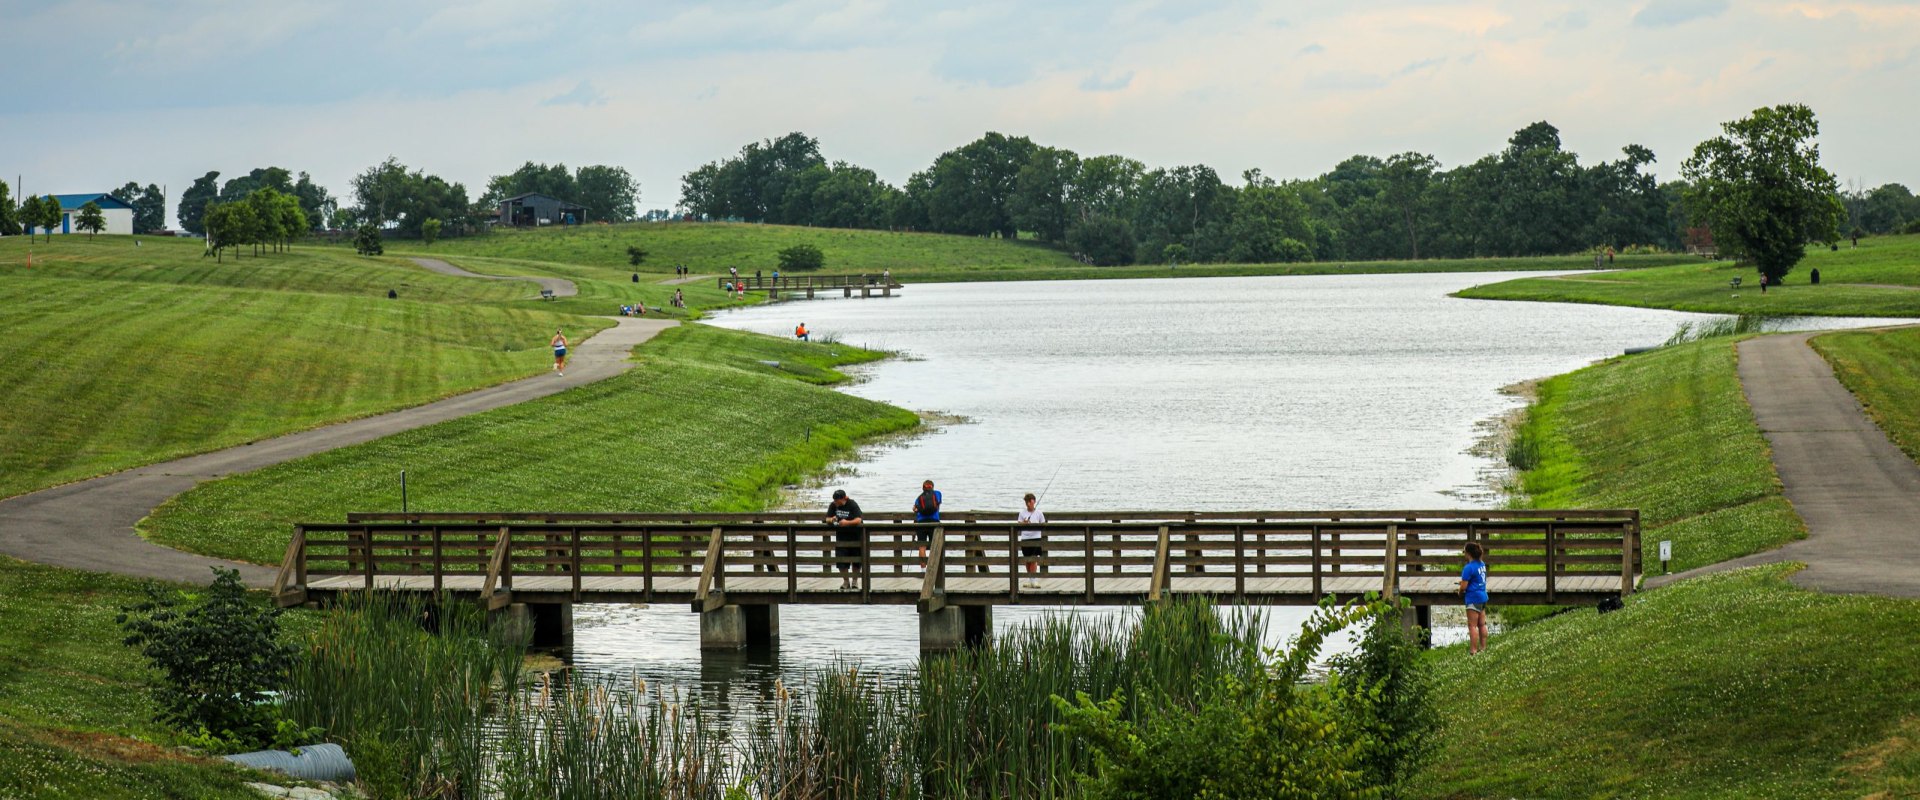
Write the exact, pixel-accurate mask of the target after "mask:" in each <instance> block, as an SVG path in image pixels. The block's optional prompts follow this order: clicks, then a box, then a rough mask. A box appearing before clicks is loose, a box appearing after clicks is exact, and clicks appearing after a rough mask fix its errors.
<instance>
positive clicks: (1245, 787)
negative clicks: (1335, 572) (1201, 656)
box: [1054, 602, 1383, 800]
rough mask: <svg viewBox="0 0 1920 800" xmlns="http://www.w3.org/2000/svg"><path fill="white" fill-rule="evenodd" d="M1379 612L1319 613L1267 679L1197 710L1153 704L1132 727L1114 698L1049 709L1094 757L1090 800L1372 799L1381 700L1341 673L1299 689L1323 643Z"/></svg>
mask: <svg viewBox="0 0 1920 800" xmlns="http://www.w3.org/2000/svg"><path fill="white" fill-rule="evenodd" d="M1382 608H1383V606H1381V605H1380V604H1377V603H1374V604H1368V605H1350V606H1335V605H1333V604H1332V603H1330V602H1329V603H1327V604H1324V605H1322V606H1321V608H1320V609H1319V610H1318V611H1316V612H1315V613H1314V615H1313V617H1312V618H1311V619H1309V620H1308V622H1307V624H1306V625H1305V626H1303V628H1302V629H1301V632H1300V636H1299V638H1297V639H1295V640H1294V643H1293V645H1292V647H1291V648H1290V649H1288V650H1286V651H1283V652H1276V653H1275V656H1276V658H1275V661H1274V663H1272V664H1269V665H1268V668H1267V669H1266V670H1261V671H1257V672H1254V673H1252V674H1251V675H1247V676H1244V677H1234V676H1226V677H1222V678H1221V679H1219V680H1218V682H1217V683H1216V685H1215V686H1214V687H1213V689H1212V690H1211V691H1208V692H1207V693H1206V694H1204V695H1202V699H1201V702H1200V703H1199V704H1198V705H1197V706H1195V707H1192V708H1189V707H1186V706H1184V705H1182V704H1178V703H1172V704H1159V705H1158V707H1156V708H1153V709H1151V710H1146V711H1144V713H1143V712H1142V711H1140V710H1136V711H1135V713H1134V718H1133V719H1131V720H1129V719H1127V718H1126V717H1125V716H1124V715H1123V712H1124V711H1125V703H1124V701H1123V700H1122V699H1121V697H1120V696H1119V695H1117V694H1116V695H1114V696H1112V697H1110V698H1109V699H1107V700H1105V701H1102V702H1099V703H1095V702H1093V701H1092V700H1091V699H1090V698H1089V697H1088V696H1087V695H1086V694H1085V693H1080V694H1079V695H1078V696H1077V699H1076V702H1075V703H1068V702H1067V701H1066V700H1064V699H1061V698H1058V697H1056V698H1054V703H1055V705H1056V706H1057V707H1058V709H1059V711H1060V713H1061V714H1062V715H1064V716H1065V717H1066V723H1065V724H1064V725H1062V726H1061V727H1062V728H1063V730H1065V731H1066V732H1067V733H1069V734H1071V735H1073V736H1074V737H1076V738H1077V739H1079V740H1080V741H1081V742H1083V743H1085V744H1087V745H1090V746H1091V747H1092V748H1093V749H1094V750H1095V752H1096V764H1097V769H1096V772H1095V774H1093V775H1091V776H1089V777H1088V780H1087V782H1086V784H1085V786H1084V788H1085V789H1086V790H1087V796H1088V797H1092V798H1108V799H1110V800H1146V798H1161V797H1196V798H1200V797H1205V798H1216V797H1217V798H1229V797H1276V798H1278V797H1298V798H1370V797H1376V796H1378V794H1379V791H1378V789H1377V788H1376V787H1375V786H1374V785H1373V782H1372V780H1371V777H1370V775H1369V773H1370V766H1371V765H1370V764H1369V763H1368V756H1369V753H1370V750H1369V748H1370V746H1371V741H1370V737H1371V729H1370V728H1371V725H1370V723H1371V722H1372V721H1373V720H1374V719H1375V717H1376V714H1377V712H1376V711H1375V710H1374V708H1373V707H1374V704H1375V703H1376V702H1377V698H1379V697H1380V696H1381V692H1379V691H1376V690H1374V689H1371V688H1369V687H1367V686H1363V685H1360V684H1358V683H1353V682H1349V681H1347V680H1346V679H1344V678H1343V677H1342V676H1341V675H1339V674H1337V673H1336V674H1334V675H1330V676H1329V677H1328V679H1327V680H1326V682H1324V683H1322V684H1318V685H1314V684H1310V683H1307V681H1306V679H1307V677H1308V670H1309V668H1310V666H1311V664H1312V663H1313V659H1314V658H1315V657H1316V656H1317V655H1318V654H1319V652H1320V649H1321V646H1322V645H1323V644H1324V643H1325V641H1326V639H1327V637H1328V636H1331V635H1332V634H1334V633H1336V632H1338V631H1340V630H1342V629H1345V628H1346V627H1348V626H1349V625H1352V624H1354V623H1355V622H1358V621H1360V620H1363V619H1367V618H1368V617H1369V616H1373V615H1378V614H1380V613H1382V611H1381V610H1382Z"/></svg>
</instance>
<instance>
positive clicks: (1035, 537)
mask: <svg viewBox="0 0 1920 800" xmlns="http://www.w3.org/2000/svg"><path fill="white" fill-rule="evenodd" d="M1025 500H1026V502H1027V507H1026V508H1024V509H1021V511H1020V519H1019V522H1020V524H1022V525H1045V524H1047V515H1046V513H1045V512H1043V511H1041V510H1040V508H1039V505H1038V504H1039V502H1040V501H1039V499H1038V498H1035V497H1034V496H1033V493H1032V492H1028V493H1027V496H1026V498H1025ZM1046 535H1047V532H1046V531H1045V530H1043V529H1040V528H1021V529H1020V556H1021V557H1022V558H1025V559H1026V560H1027V575H1028V577H1027V579H1026V581H1024V582H1022V583H1021V584H1020V585H1021V586H1024V587H1026V588H1028V589H1038V588H1040V556H1041V555H1042V554H1044V553H1045V552H1046V550H1047V545H1046Z"/></svg>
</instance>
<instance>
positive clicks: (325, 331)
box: [0, 237, 609, 497]
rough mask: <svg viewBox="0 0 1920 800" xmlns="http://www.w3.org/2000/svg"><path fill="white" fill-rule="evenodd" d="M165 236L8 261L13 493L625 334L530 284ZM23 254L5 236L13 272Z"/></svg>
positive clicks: (7, 389) (533, 363)
mask: <svg viewBox="0 0 1920 800" xmlns="http://www.w3.org/2000/svg"><path fill="white" fill-rule="evenodd" d="M149 241H156V242H161V244H155V245H152V246H148V245H145V244H143V245H142V246H141V247H140V248H138V249H137V250H136V249H135V248H133V247H131V246H130V244H128V242H127V240H126V237H102V238H101V239H100V240H98V241H96V242H93V243H88V242H86V240H84V239H62V240H58V241H56V242H54V243H53V244H52V245H51V246H49V245H47V244H46V243H44V242H43V243H41V244H40V245H38V246H37V247H36V248H35V250H34V266H33V267H32V268H31V269H27V268H25V267H24V266H19V267H0V295H4V296H5V297H7V298H8V302H7V303H5V304H0V330H5V331H6V332H7V335H6V336H5V337H4V338H0V407H3V408H6V409H7V413H6V414H4V415H0V497H5V496H11V495H15V494H20V493H24V492H28V491H32V490H34V489H38V488H43V487H46V486H51V485H55V484H59V483H64V482H68V481H73V480H79V479H83V478H88V477H92V476H95V475H100V474H104V473H108V472H114V471H118V470H122V469H126V468H129V467H134V466H138V465H141V464H148V463H153V462H155V461H161V460H165V459H168V458H173V457H177V456H183V455H188V454H192V453H198V452H206V451H209V450H216V449H219V448H222V447H227V446H231V445H237V444H244V443H246V442H248V441H253V440H256V439H261V438H266V437H271V436H275V435H279V434H284V433H288V432H292V431H296V430H301V429H303V428H308V427H313V426H315V425H319V424H322V423H326V422H333V421H338V420H342V419H348V418H352V417H357V416H365V415H369V414H374V413H378V412H382V411H388V410H392V409H395V408H401V407H405V406H409V405H416V404H419V403H423V402H427V401H430V400H434V399H437V398H440V397H445V396H447V395H451V394H457V393H460V392H464V391H469V390H472V389H475V388H479V387H482V386H487V385H491V384H495V383H500V382H502V381H506V380H510V379H513V378H518V377H522V376H526V375H532V374H537V373H539V372H540V371H542V370H543V369H544V368H545V367H546V366H547V364H548V351H547V349H546V343H547V337H548V335H549V334H550V333H551V331H552V330H553V329H554V328H555V327H557V326H561V325H564V326H566V327H567V328H569V329H570V330H571V331H574V332H576V333H575V335H576V336H577V335H579V334H584V333H587V332H591V331H597V330H600V329H602V328H604V327H606V326H607V325H608V324H609V323H607V322H606V321H604V320H599V319H588V318H583V317H578V316H572V315H567V314H562V313H558V312H557V311H556V310H552V309H548V308H545V307H543V306H542V305H541V304H538V303H536V302H533V301H523V300H509V299H506V298H511V297H514V296H517V295H519V294H520V293H521V291H522V289H520V288H516V287H518V286H522V285H521V284H513V283H507V282H495V281H477V280H473V279H467V278H453V277H446V276H440V275H435V274H433V273H428V272H426V271H424V270H421V269H419V268H417V267H413V266H411V265H405V266H401V265H397V264H388V263H385V262H382V261H378V260H354V259H353V257H347V258H344V259H343V258H342V257H340V256H338V255H337V254H333V255H329V254H327V253H325V252H321V251H319V250H318V249H314V250H313V251H311V252H303V251H300V250H296V252H295V253H293V254H289V255H282V256H272V257H262V258H259V259H252V258H249V259H245V260H244V261H242V262H241V263H238V264H236V263H234V262H231V261H229V262H228V263H227V264H226V265H224V266H216V265H213V264H212V263H211V262H203V261H202V260H201V259H200V257H199V255H198V250H197V249H195V248H194V247H188V246H183V244H182V243H180V242H178V240H173V241H169V240H164V239H163V240H149ZM24 245H25V243H24V242H22V241H18V240H14V239H11V238H9V239H7V240H4V241H0V262H3V261H4V260H5V259H7V258H11V257H12V256H15V255H22V256H24ZM22 263H24V258H22ZM414 280H417V281H418V282H417V283H408V282H406V281H414ZM388 285H396V286H401V287H402V290H403V291H402V295H401V299H399V300H389V299H387V297H386V292H385V290H384V289H383V288H380V287H385V286H388ZM532 285H533V284H524V286H532ZM416 297H421V298H431V299H433V300H436V301H437V302H429V301H427V300H426V299H414V298H416Z"/></svg>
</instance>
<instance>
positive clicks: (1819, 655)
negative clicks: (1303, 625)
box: [1415, 565, 1920, 798]
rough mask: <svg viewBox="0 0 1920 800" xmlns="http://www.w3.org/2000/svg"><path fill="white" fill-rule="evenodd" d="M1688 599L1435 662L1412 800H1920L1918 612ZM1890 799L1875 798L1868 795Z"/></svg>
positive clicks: (1724, 581)
mask: <svg viewBox="0 0 1920 800" xmlns="http://www.w3.org/2000/svg"><path fill="white" fill-rule="evenodd" d="M1793 569H1794V567H1793V566H1790V565H1780V566H1770V567H1761V568H1756V569H1750V570H1741V571H1738V572H1732V573H1727V574H1724V575H1714V576H1709V577H1705V578H1699V579H1696V580H1691V581H1687V582H1684V583H1681V584H1677V585H1674V586H1672V587H1668V588H1665V589H1661V590H1659V591H1656V592H1649V593H1644V594H1641V595H1638V596H1636V597H1634V598H1633V599H1631V600H1629V601H1628V602H1627V607H1626V609H1625V610H1622V611H1617V612H1614V613H1611V614H1605V615H1601V614H1596V613H1594V612H1593V611H1591V610H1582V611H1576V612H1572V613H1567V614H1561V615H1558V616H1554V617H1551V618H1548V619H1545V620H1541V621H1539V622H1535V623H1532V624H1530V625H1526V626H1523V627H1521V628H1519V629H1517V630H1513V631H1510V632H1507V633H1504V634H1500V635H1498V636H1495V637H1494V641H1493V644H1492V646H1491V647H1489V648H1488V650H1487V652H1486V653H1483V654H1481V655H1479V656H1468V655H1467V654H1466V651H1465V648H1464V647H1452V648H1448V649H1447V650H1445V651H1442V652H1441V653H1439V656H1440V657H1439V658H1438V659H1437V660H1436V670H1437V672H1438V681H1437V686H1436V692H1437V696H1438V697H1439V698H1440V707H1441V708H1440V710H1441V716H1442V722H1443V726H1444V727H1443V737H1442V738H1443V741H1442V744H1441V750H1440V752H1439V755H1438V757H1437V759H1436V760H1435V761H1434V763H1433V764H1432V765H1431V766H1430V767H1429V768H1428V769H1427V770H1426V771H1425V772H1424V773H1423V774H1422V775H1421V776H1420V779H1419V781H1418V785H1417V790H1416V792H1415V794H1416V795H1418V796H1425V797H1448V798H1453V797H1459V798H1479V797H1528V798H1613V797H1661V798H1827V797H1833V798H1842V797H1845V798H1855V797H1870V796H1871V797H1913V796H1915V793H1916V792H1920V716H1916V712H1917V711H1920V681H1915V680H1914V667H1913V665H1914V664H1916V663H1920V637H1915V636H1913V634H1912V632H1913V631H1914V630H1920V603H1916V602H1914V601H1910V600H1892V599H1887V598H1878V597H1865V596H1840V595H1827V594H1820V593H1817V592H1811V591H1806V590H1802V589H1799V588H1796V587H1794V586H1793V585H1792V584H1789V583H1788V582H1787V581H1786V579H1785V577H1784V576H1785V575H1786V574H1788V573H1790V572H1792V570H1793ZM1877 792H1884V793H1885V794H1876V793H1877Z"/></svg>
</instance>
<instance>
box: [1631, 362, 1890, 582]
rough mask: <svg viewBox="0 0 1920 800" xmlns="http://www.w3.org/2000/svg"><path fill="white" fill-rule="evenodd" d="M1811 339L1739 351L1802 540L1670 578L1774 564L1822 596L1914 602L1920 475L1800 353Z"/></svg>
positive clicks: (1821, 367) (1824, 367) (1822, 369)
mask: <svg viewBox="0 0 1920 800" xmlns="http://www.w3.org/2000/svg"><path fill="white" fill-rule="evenodd" d="M1815 335H1816V334H1813V333H1798V334H1783V335H1779V336H1762V337H1759V338H1755V339H1748V340H1746V341H1743V342H1741V343H1740V345H1739V348H1740V383H1741V385H1742V386H1743V387H1744V388H1745V389H1746V394H1747V402H1748V403H1749V404H1751V405H1752V406H1753V414H1754V417H1755V418H1756V419H1757V420H1759V422H1760V430H1761V431H1762V432H1763V433H1765V434H1766V437H1767V441H1768V442H1769V443H1771V444H1772V445H1773V463H1774V467H1775V468H1776V469H1777V470H1778V471H1779V473H1780V481H1781V482H1782V483H1783V484H1785V485H1786V494H1787V499H1788V500H1790V501H1792V502H1793V507H1794V509H1795V510H1797V511H1799V512H1800V517H1801V518H1802V519H1804V520H1806V523H1807V538H1806V539H1804V540H1802V541H1798V542H1794V543H1792V544H1789V545H1787V546H1785V547H1781V548H1779V549H1777V550H1771V551H1768V552H1765V553H1756V554H1754V555H1751V556H1747V557H1745V558H1737V559H1733V560H1732V561H1725V562H1721V563H1719V564H1713V565H1710V566H1706V567H1701V568H1700V569H1696V570H1690V571H1687V572H1682V573H1679V574H1677V575H1671V576H1664V577H1661V578H1656V579H1649V580H1648V581H1647V586H1649V587H1657V586H1663V585H1666V584H1668V583H1672V582H1674V581H1677V580H1681V579H1684V578H1687V577H1691V576H1693V575H1697V574H1702V573H1706V572H1717V571H1720V570H1726V569H1737V568H1740V567H1749V566H1753V565H1756V564H1768V563H1774V562H1779V561H1799V562H1803V563H1805V564H1806V565H1807V568H1806V569H1804V570H1802V571H1800V572H1799V573H1796V574H1795V575H1794V576H1793V580H1794V582H1795V583H1797V584H1799V585H1801V586H1805V587H1808V588H1813V589H1820V590H1822V591H1828V592H1843V593H1870V594H1881V595H1892V596H1898V597H1920V465H1916V464H1915V463H1914V461H1913V459H1911V458H1908V457H1907V454H1906V453H1904V452H1901V450H1900V448H1898V447H1895V446H1894V444H1893V442H1892V441H1889V440H1888V439H1887V435H1886V433H1885V432H1883V431H1881V430H1880V427H1879V426H1878V425H1875V424H1874V423H1873V420H1871V419H1869V418H1868V417H1867V414H1866V412H1865V411H1864V410H1862V409H1861V407H1860V403H1859V401H1857V400H1855V399H1854V396H1853V393H1852V392H1849V391H1847V388H1846V387H1845V386H1842V385H1841V384H1840V381H1839V380H1838V379H1836V378H1834V376H1833V369H1832V367H1831V366H1830V365H1828V364H1827V361H1826V359H1824V358H1821V357H1820V354H1819V353H1816V352H1814V350H1813V348H1812V347H1811V346H1809V345H1808V344H1807V340H1808V339H1811V338H1813V336H1815Z"/></svg>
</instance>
